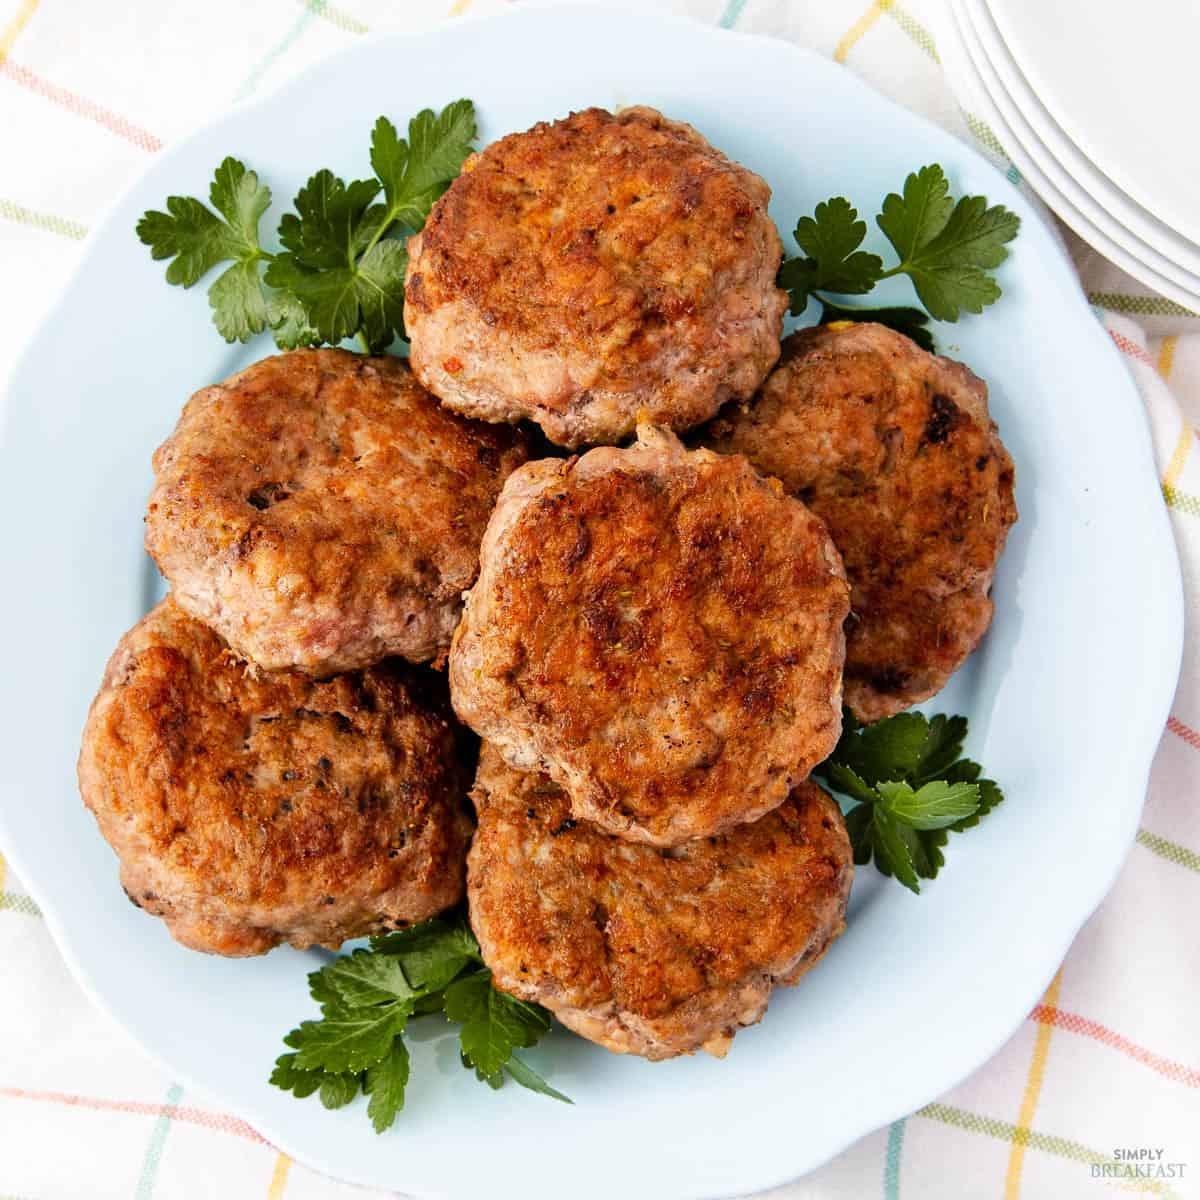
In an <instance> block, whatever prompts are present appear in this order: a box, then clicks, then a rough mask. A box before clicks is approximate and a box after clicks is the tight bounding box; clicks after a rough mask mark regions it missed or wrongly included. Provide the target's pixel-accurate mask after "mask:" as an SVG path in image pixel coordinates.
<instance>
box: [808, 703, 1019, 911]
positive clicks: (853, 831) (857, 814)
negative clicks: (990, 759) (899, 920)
mask: <svg viewBox="0 0 1200 1200" xmlns="http://www.w3.org/2000/svg"><path fill="white" fill-rule="evenodd" d="M966 736H967V719H966V718H965V717H947V716H945V715H943V714H941V713H939V714H938V715H937V716H934V717H928V718H927V717H925V716H923V715H922V714H921V713H916V712H906V713H899V714H897V715H896V716H894V717H889V718H887V720H884V721H876V722H875V723H874V724H872V725H859V724H858V722H857V721H855V719H854V717H853V716H852V714H851V713H850V712H849V710H847V711H846V712H845V714H844V717H843V727H842V736H841V740H840V741H839V742H838V744H837V747H836V748H835V749H834V752H833V754H831V755H830V756H829V758H827V759H826V760H825V762H823V763H822V764H821V765H820V766H819V767H818V768H817V771H816V773H817V774H818V775H820V776H821V777H822V778H823V779H824V780H825V782H826V783H827V784H828V785H829V786H830V787H831V788H832V789H833V790H834V791H836V792H840V793H841V794H842V795H843V796H846V797H847V798H848V799H850V800H853V801H855V806H854V807H853V808H851V809H850V811H849V812H848V813H847V814H846V830H847V832H848V833H849V835H850V844H851V845H852V847H853V848H854V861H855V862H856V863H859V864H860V865H862V864H865V863H869V862H870V861H871V860H872V859H874V861H875V865H876V867H878V868H879V870H880V871H881V872H883V874H885V875H894V876H895V877H896V878H897V879H898V880H899V881H900V882H901V883H902V884H904V886H905V887H907V888H909V889H910V890H911V891H914V892H919V891H920V890H921V886H920V882H919V881H920V880H921V879H933V878H935V877H936V875H937V873H938V871H939V869H940V868H941V867H942V865H943V863H944V861H945V860H944V857H943V855H942V849H943V848H944V847H945V845H946V842H947V840H948V835H949V834H950V833H961V832H962V831H963V830H966V829H970V828H971V827H972V826H974V825H978V824H979V821H980V818H982V817H984V816H986V815H987V814H988V813H989V812H991V810H992V809H993V808H995V807H996V805H997V804H999V803H1000V801H1001V800H1003V799H1004V794H1003V792H1001V790H1000V787H999V785H997V784H996V783H995V782H993V781H992V780H990V779H982V778H980V776H981V775H982V773H983V772H982V768H981V767H980V766H979V764H978V763H975V762H972V761H971V760H970V759H968V758H963V757H962V748H963V742H964V741H965V739H966Z"/></svg>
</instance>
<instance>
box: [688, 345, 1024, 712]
mask: <svg viewBox="0 0 1200 1200" xmlns="http://www.w3.org/2000/svg"><path fill="white" fill-rule="evenodd" d="M703 440H704V442H705V444H706V445H709V446H712V447H713V448H714V449H716V450H719V451H721V452H723V453H730V454H744V455H745V456H746V457H747V458H749V459H750V461H751V462H753V463H754V464H755V465H756V466H757V467H758V468H759V469H760V470H762V471H765V472H767V473H769V474H771V475H774V476H776V477H778V478H779V479H780V480H782V481H783V485H784V487H785V488H786V489H787V490H788V492H789V493H790V494H792V495H794V496H797V497H799V498H800V499H801V500H803V501H804V503H805V504H807V505H808V506H809V507H810V508H811V509H812V510H813V511H814V512H815V513H817V514H818V515H819V516H820V517H822V518H823V519H824V521H825V523H826V524H827V525H828V526H829V532H830V534H831V535H832V536H833V540H834V543H835V544H836V545H837V548H838V550H839V551H840V552H841V555H842V558H843V559H844V560H845V564H846V574H847V575H848V576H849V579H850V586H851V610H852V611H851V617H850V620H849V622H848V623H847V626H846V703H847V704H848V705H849V706H850V708H851V709H852V710H853V711H854V714H855V716H857V717H858V718H859V719H860V720H863V721H875V720H879V719H880V718H882V717H887V716H890V715H891V714H893V713H896V712H899V711H901V710H902V709H905V708H909V707H910V706H911V705H913V704H918V703H920V702H921V701H922V700H925V699H928V698H929V697H930V696H932V695H933V694H934V693H935V692H937V691H938V690H940V689H941V688H942V686H943V685H944V684H945V682H946V680H947V679H948V678H949V677H950V675H951V674H952V673H953V672H954V671H955V670H956V669H957V668H958V667H959V666H960V665H961V664H962V662H963V660H964V659H965V658H966V657H967V656H968V655H969V654H970V653H971V651H972V650H974V649H975V647H976V646H977V645H978V644H979V640H980V638H982V637H983V635H984V633H985V632H986V631H987V628H988V625H989V624H990V623H991V619H992V601H991V597H990V592H991V586H992V576H993V574H994V572H995V567H996V562H997V560H998V558H999V557H1000V554H1001V551H1003V549H1004V543H1005V539H1006V538H1007V536H1008V530H1009V527H1010V526H1011V525H1012V524H1013V522H1014V521H1015V520H1016V519H1017V509H1016V503H1015V501H1014V499H1013V479H1014V476H1013V464H1012V460H1011V459H1010V458H1009V456H1008V452H1007V451H1006V450H1005V448H1004V445H1003V443H1002V442H1001V441H1000V435H999V433H998V431H997V429H996V424H995V422H994V421H993V420H992V419H991V417H990V416H989V414H988V406H987V387H986V385H985V384H984V383H983V381H982V380H981V379H979V378H977V377H976V376H975V375H973V374H972V373H971V372H970V371H969V370H967V368H966V367H964V366H963V365H962V364H961V363H957V362H953V361H952V360H950V359H948V358H938V357H935V356H933V355H931V354H926V353H925V351H924V350H921V349H920V348H919V347H918V346H917V345H915V344H914V343H913V342H911V341H910V340H909V339H908V338H906V337H903V336H902V335H900V334H898V333H895V332H893V331H892V330H890V329H886V328H884V327H883V326H882V325H872V324H856V325H850V326H847V327H835V326H818V327H816V328H814V329H806V330H803V331H801V332H800V333H796V334H793V335H792V336H791V337H790V338H788V340H787V341H786V342H785V343H784V354H783V359H782V361H781V363H780V365H779V367H778V368H777V369H776V370H775V371H774V372H773V373H772V375H771V377H770V379H768V380H767V382H766V384H765V385H764V387H763V389H762V391H761V392H760V393H759V395H758V396H757V397H756V398H755V399H754V400H753V401H752V402H751V403H750V404H748V405H746V406H744V407H732V408H731V409H729V410H727V411H726V412H725V413H723V414H722V415H721V416H720V417H719V418H718V419H717V420H716V421H714V422H713V423H712V425H711V426H710V427H709V429H708V430H707V431H706V434H705V436H704V439H703Z"/></svg>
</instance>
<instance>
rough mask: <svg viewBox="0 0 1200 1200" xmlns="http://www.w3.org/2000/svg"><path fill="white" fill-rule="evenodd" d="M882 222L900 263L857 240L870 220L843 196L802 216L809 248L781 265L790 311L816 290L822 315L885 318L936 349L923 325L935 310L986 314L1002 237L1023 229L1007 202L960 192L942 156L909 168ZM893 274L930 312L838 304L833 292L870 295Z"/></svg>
mask: <svg viewBox="0 0 1200 1200" xmlns="http://www.w3.org/2000/svg"><path fill="white" fill-rule="evenodd" d="M875 222H876V224H877V225H878V226H879V228H880V229H881V230H882V231H883V234H884V236H885V237H886V238H887V239H888V241H889V242H890V243H891V244H892V248H893V249H894V250H895V251H896V254H897V255H898V257H899V260H900V261H899V262H898V263H896V265H895V266H892V267H887V268H885V267H884V265H883V259H882V258H880V257H879V255H877V254H871V253H868V252H867V251H865V250H862V249H860V247H861V246H862V243H863V241H864V239H865V238H866V236H867V225H866V222H865V221H861V220H859V217H858V212H857V210H856V209H855V208H854V207H853V205H851V203H850V201H849V200H846V199H845V198H844V197H842V196H835V197H833V198H832V199H830V200H826V201H824V202H823V203H821V204H818V205H817V207H816V210H815V212H814V214H813V215H812V216H811V217H801V218H800V220H799V222H798V223H797V225H796V230H795V237H796V242H797V244H798V245H799V247H800V249H801V250H803V251H804V255H805V257H803V258H789V259H788V260H787V261H786V262H785V263H784V264H783V266H782V267H781V268H780V271H779V286H780V287H782V288H785V289H786V290H787V292H788V294H789V295H790V297H791V305H790V311H791V313H792V315H793V316H798V315H799V314H800V313H802V312H803V311H804V310H805V308H806V307H807V306H808V301H809V299H810V297H812V298H815V299H817V300H819V301H820V302H821V303H822V305H824V311H823V313H822V320H823V321H825V320H843V321H844V320H854V321H878V322H879V323H880V324H882V325H887V326H889V327H890V328H892V329H896V330H898V331H899V332H901V333H903V334H906V335H907V336H908V337H911V338H912V339H913V340H914V341H915V342H917V343H918V345H921V346H923V347H924V348H925V349H927V350H932V349H933V338H932V336H931V335H930V333H929V331H928V330H927V329H926V328H925V325H926V324H927V323H928V319H929V316H932V317H934V318H935V319H937V320H939V321H957V320H958V319H959V317H960V316H961V315H962V314H963V312H970V313H980V312H982V311H983V310H984V308H985V307H986V306H987V305H989V304H992V303H994V302H995V301H996V300H998V299H999V298H1000V295H1001V292H1000V285H999V284H998V283H997V282H996V280H995V279H994V278H993V276H992V275H991V274H990V272H991V271H992V270H993V269H994V268H995V267H998V266H999V265H1000V264H1001V263H1002V262H1003V261H1004V260H1005V259H1006V258H1007V257H1008V250H1007V249H1006V248H1005V246H1006V243H1008V242H1011V241H1012V240H1013V238H1015V237H1016V236H1017V232H1018V230H1019V229H1020V225H1021V221H1020V218H1019V217H1018V216H1017V215H1016V214H1015V213H1012V212H1009V210H1008V209H1006V208H1005V207H1004V206H1003V205H1000V204H997V205H992V206H990V207H989V205H988V202H987V200H986V199H984V197H982V196H964V197H962V198H961V199H959V200H957V201H956V200H955V199H954V198H953V197H952V196H951V195H950V185H949V183H948V182H947V180H946V174H945V172H944V171H943V170H942V168H941V167H940V166H938V165H937V164H936V163H935V164H933V165H931V166H927V167H922V168H921V169H920V170H919V171H917V172H915V173H914V174H912V175H909V177H908V178H907V179H906V180H905V181H904V190H903V193H902V194H900V195H897V194H896V193H894V192H893V193H892V194H891V195H889V196H888V197H887V198H886V199H885V200H884V202H883V208H882V211H881V212H880V213H879V215H878V216H877V217H876V218H875ZM894 275H907V276H908V277H909V279H910V280H911V281H912V285H913V287H914V288H915V289H916V293H917V298H918V299H919V300H920V301H921V303H922V304H923V305H924V306H925V309H926V310H927V312H928V316H926V314H925V313H923V312H922V311H921V310H920V309H917V308H905V307H887V308H858V307H849V306H844V305H838V304H834V303H832V302H831V301H830V300H829V299H828V298H827V296H826V293H833V294H835V295H841V296H865V295H866V294H867V293H868V292H870V291H872V290H873V289H874V287H875V285H876V284H878V283H880V282H881V281H882V280H884V279H890V278H892V276H894Z"/></svg>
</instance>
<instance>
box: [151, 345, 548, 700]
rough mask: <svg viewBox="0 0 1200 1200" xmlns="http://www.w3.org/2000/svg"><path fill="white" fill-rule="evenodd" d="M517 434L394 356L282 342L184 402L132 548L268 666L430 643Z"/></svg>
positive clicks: (414, 650) (374, 656)
mask: <svg viewBox="0 0 1200 1200" xmlns="http://www.w3.org/2000/svg"><path fill="white" fill-rule="evenodd" d="M525 457H526V443H525V439H524V437H523V435H521V434H519V433H515V432H513V431H511V430H508V429H500V428H495V427H492V426H487V425H482V424H480V423H477V422H473V421H468V420H465V419H463V418H461V417H458V416H456V415H454V414H453V413H448V412H446V411H444V410H443V409H442V408H441V407H440V406H439V405H438V403H437V401H436V400H434V398H433V397H432V396H430V395H429V394H428V393H427V392H426V391H425V390H424V389H423V388H422V387H421V386H420V385H419V384H418V383H417V382H416V380H415V379H413V377H412V375H411V373H410V372H409V370H408V367H407V366H406V365H405V363H404V361H403V360H402V359H397V358H388V357H382V358H364V357H362V356H361V355H357V354H349V353H347V352H346V351H344V350H297V351H294V352H293V353H290V354H282V355H276V356H274V357H272V358H267V359H264V360H263V361H262V362H259V363H255V364H254V366H252V367H248V368H247V369H246V370H245V371H242V372H241V373H240V374H238V375H235V376H233V377H232V378H231V379H228V380H226V381H225V382H224V383H221V384H217V385H216V386H215V387H209V388H205V389H204V390H203V391H200V392H197V393H196V395H195V396H193V397H192V399H191V400H190V401H189V402H188V404H187V407H186V408H185V409H184V411H183V416H182V417H181V418H180V420H179V424H178V425H177V426H176V429H175V432H174V433H173V434H172V435H171V437H170V438H168V439H167V441H166V442H164V443H163V445H162V446H160V447H159V449H158V451H157V453H156V454H155V455H154V470H155V475H156V479H155V485H154V492H153V494H152V496H151V498H150V505H149V511H148V513H147V517H146V548H147V550H149V552H150V553H151V555H153V557H154V560H155V562H157V563H158V566H159V569H160V570H161V571H162V573H163V574H164V575H165V576H166V577H167V579H168V580H169V581H170V582H171V584H172V586H173V588H174V592H175V598H176V601H177V603H178V604H179V606H180V607H181V608H183V609H184V610H185V611H186V612H189V613H191V614H192V615H193V616H195V617H198V618H199V619H200V620H202V621H205V622H206V623H208V624H209V625H211V626H212V627H213V628H214V629H216V630H217V632H218V633H220V634H221V636H222V637H224V638H225V639H226V640H227V641H228V642H229V643H230V645H232V646H233V647H234V648H235V649H236V650H237V651H238V652H239V653H241V654H243V655H245V656H246V657H247V658H249V659H251V660H252V661H254V662H256V663H258V664H259V665H260V666H262V667H265V668H266V669H268V670H280V669H284V668H295V669H298V670H302V671H305V672H308V673H309V674H312V675H316V676H325V675H330V674H334V673H335V672H338V671H346V670H352V669H355V668H358V667H364V666H369V665H370V664H371V663H374V662H378V661H380V659H382V658H384V657H386V656H387V655H392V654H399V655H403V656H404V657H405V658H408V659H410V660H411V661H414V662H424V661H428V660H430V659H434V658H437V657H439V656H441V655H443V654H444V653H445V651H446V649H447V648H448V646H449V644H450V636H451V634H452V633H453V631H454V626H455V625H456V624H457V623H458V617H459V612H460V610H461V607H462V599H461V598H462V592H463V589H464V588H467V587H469V586H470V585H471V583H472V581H473V580H474V578H475V574H476V571H477V570H478V566H479V540H480V538H481V537H482V536H483V529H484V526H485V525H486V524H487V519H488V516H489V515H490V513H491V511H492V506H493V505H494V503H495V501H496V497H497V495H499V492H500V488H501V486H502V484H503V483H504V480H505V478H506V477H507V475H508V473H509V472H510V471H511V470H512V469H513V468H514V467H515V466H517V465H518V464H520V463H522V462H524V461H525Z"/></svg>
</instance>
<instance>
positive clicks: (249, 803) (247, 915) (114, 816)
mask: <svg viewBox="0 0 1200 1200" xmlns="http://www.w3.org/2000/svg"><path fill="white" fill-rule="evenodd" d="M461 733H462V731H461V730H460V729H458V728H457V727H456V726H455V723H454V721H453V719H452V717H451V716H450V711H449V705H448V703H447V699H446V696H445V694H444V684H443V683H442V682H441V680H440V679H439V677H438V676H436V675H434V674H433V673H432V672H430V671H428V670H425V669H422V668H416V667H410V666H408V665H407V664H404V663H401V662H399V661H398V660H390V661H389V662H387V663H383V664H381V665H379V666H376V667H372V668H370V669H368V670H366V671H362V672H358V673H354V674H349V675H339V676H337V677H336V678H334V679H330V680H328V681H326V682H316V681H314V680H312V679H311V678H309V677H307V676H305V675H301V674H299V673H297V672H280V673H277V674H267V673H264V672H261V671H258V670H257V669H255V668H253V667H251V666H249V665H248V664H247V663H246V662H244V661H243V660H241V659H239V658H238V657H237V656H236V655H235V654H234V653H233V652H232V651H230V650H229V648H228V647H227V646H226V645H225V643H223V642H222V641H221V640H220V639H219V638H218V637H217V636H216V634H214V633H213V632H212V631H211V630H209V629H207V628H206V627H205V626H203V625H201V624H200V622H198V621H195V620H193V619H192V618H190V617H188V616H186V615H185V614H184V613H183V612H182V611H181V610H180V609H179V608H178V607H177V606H176V605H175V604H174V603H173V602H172V601H171V600H170V599H167V600H164V601H163V602H162V603H161V604H159V605H158V607H157V608H155V609H154V610H153V611H152V612H151V613H150V614H149V615H148V616H146V617H145V618H143V619H142V620H141V621H140V622H139V623H138V624H137V625H135V626H134V627H133V629H131V630H130V631H129V633H127V634H126V635H125V637H123V638H122V639H121V642H120V644H119V645H118V646H117V649H116V651H115V652H114V654H113V656H112V658H111V659H110V660H109V663H108V667H107V670H106V671H105V674H104V681H103V683H102V684H101V687H100V692H99V694H98V695H97V697H96V699H95V701H94V702H93V704H92V708H91V712H90V713H89V715H88V720H87V726H86V728H85V730H84V734H83V748H82V751H81V753H80V756H79V787H80V791H81V793H82V795H83V799H84V802H85V803H86V804H87V806H88V808H90V809H91V810H92V812H93V814H94V815H95V817H96V821H97V824H98V825H99V827H100V832H101V833H102V834H103V835H104V837H105V838H106V839H107V840H108V842H109V844H110V845H111V846H112V848H113V849H114V850H115V851H116V854H117V857H118V858H119V860H120V870H121V883H122V885H123V886H124V888H125V890H126V892H127V893H128V894H129V898H130V899H131V900H132V901H133V902H134V903H135V904H136V905H138V906H139V907H140V908H142V909H144V910H145V911H146V912H148V913H152V914H154V915H155V916H159V917H162V919H163V920H164V921H165V922H166V924H167V927H168V928H169V929H170V931H171V933H172V935H173V936H174V937H175V938H176V939H177V940H178V941H180V942H182V943H183V944H184V945H185V946H190V947H191V948H192V949H194V950H204V951H208V952H210V953H214V954H226V955H233V956H241V955H248V954H261V953H262V952H263V951H266V950H269V949H271V947H272V946H276V945H278V944H279V943H281V942H289V943H291V945H293V946H297V947H301V948H303V947H306V946H310V945H313V944H320V945H323V946H328V947H330V948H331V949H334V948H336V947H337V946H338V945H340V944H341V943H342V942H343V941H344V940H346V939H348V938H354V937H360V936H362V935H365V934H370V933H375V932H378V931H380V930H383V929H387V928H392V927H395V926H397V925H403V924H407V923H409V922H415V921H422V920H425V919H426V918H428V917H432V916H434V915H435V914H436V913H439V912H441V911H442V910H443V909H445V908H448V907H450V906H451V905H453V904H456V903H457V902H458V901H459V900H460V899H461V898H462V894H463V888H464V874H465V854H466V845H467V841H468V839H469V837H470V834H471V825H472V822H471V820H470V817H469V815H468V813H467V810H466V804H465V796H466V789H467V788H468V787H469V785H470V775H469V772H468V771H467V770H466V769H465V768H464V766H463V765H462V764H461V763H460V761H459V754H458V752H459V740H460V738H461Z"/></svg>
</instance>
